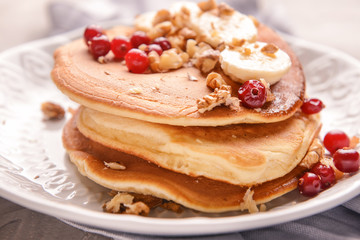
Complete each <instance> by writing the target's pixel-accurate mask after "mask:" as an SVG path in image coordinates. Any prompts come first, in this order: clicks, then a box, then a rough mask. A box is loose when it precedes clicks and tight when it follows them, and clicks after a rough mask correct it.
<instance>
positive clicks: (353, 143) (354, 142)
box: [349, 136, 360, 149]
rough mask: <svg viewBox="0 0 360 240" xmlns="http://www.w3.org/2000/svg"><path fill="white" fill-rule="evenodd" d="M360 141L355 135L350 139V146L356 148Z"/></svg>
mask: <svg viewBox="0 0 360 240" xmlns="http://www.w3.org/2000/svg"><path fill="white" fill-rule="evenodd" d="M359 142H360V139H359V138H358V137H356V136H353V137H352V138H351V139H350V145H349V148H352V149H354V148H356V146H357V145H358V144H359Z"/></svg>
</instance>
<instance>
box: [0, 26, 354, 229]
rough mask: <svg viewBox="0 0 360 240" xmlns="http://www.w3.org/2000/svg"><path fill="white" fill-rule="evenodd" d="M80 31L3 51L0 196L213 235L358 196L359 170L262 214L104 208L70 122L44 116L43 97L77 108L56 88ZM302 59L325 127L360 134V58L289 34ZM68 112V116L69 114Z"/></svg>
mask: <svg viewBox="0 0 360 240" xmlns="http://www.w3.org/2000/svg"><path fill="white" fill-rule="evenodd" d="M77 36H80V31H75V32H71V33H68V34H65V35H61V36H56V37H52V38H48V39H45V40H41V41H37V42H33V43H29V44H26V45H23V46H20V47H17V48H14V49H11V50H8V51H6V52H4V53H2V54H0V86H1V89H0V194H1V196H2V197H5V198H7V199H9V200H11V201H14V202H16V203H18V204H21V205H23V206H25V207H28V208H31V209H34V210H36V211H40V212H43V213H46V214H49V215H52V216H55V217H59V218H64V219H66V220H69V221H74V222H77V223H80V224H85V225H89V226H93V227H97V228H104V229H109V230H113V231H128V232H135V233H142V234H157V235H194V234H214V233H224V232H229V231H238V230H245V229H252V228H258V227H263V226H269V225H273V224H277V223H282V222H286V221H290V220H294V219H298V218H301V217H305V216H309V215H312V214H316V213H318V212H321V211H324V210H326V209H329V208H332V207H334V206H336V205H338V204H341V203H343V202H345V201H347V200H349V199H351V198H352V197H354V196H356V195H358V194H359V193H360V173H357V174H354V175H353V176H351V177H349V178H346V179H343V180H342V181H340V182H339V183H337V184H336V185H335V186H334V187H332V188H330V189H329V190H327V191H324V192H322V193H321V194H320V195H319V196H317V197H316V198H313V199H305V198H304V197H301V196H300V195H299V194H298V193H297V191H293V192H291V193H289V194H287V195H285V196H283V197H281V198H279V199H277V200H275V201H273V202H271V203H269V204H267V207H268V209H269V211H267V212H263V213H258V214H242V213H239V212H232V213H226V214H200V213H195V212H193V211H190V210H187V211H185V212H184V213H182V214H180V215H176V214H174V213H168V212H166V211H161V210H158V211H156V212H154V213H153V214H152V215H151V216H150V217H139V216H129V215H114V214H107V213H103V212H102V209H101V206H102V203H103V202H104V200H105V199H108V196H107V192H108V190H106V189H105V188H102V187H100V186H98V185H97V184H95V183H93V182H91V181H90V180H88V179H87V178H85V177H83V176H81V175H80V174H79V173H78V171H77V170H76V169H75V167H74V166H73V165H72V164H71V163H70V162H69V160H68V157H67V156H66V153H65V151H64V149H63V147H62V143H61V131H62V127H63V125H64V123H65V121H66V120H61V121H57V122H46V121H43V120H42V113H41V112H40V105H41V103H42V102H44V101H49V100H50V101H54V102H57V103H60V104H61V105H63V106H64V107H65V108H68V107H76V104H75V103H72V102H71V101H70V100H68V99H67V98H66V97H65V96H64V95H62V94H61V93H60V91H58V90H57V89H56V87H55V86H54V85H53V83H52V81H51V79H50V71H51V68H52V65H53V60H52V53H53V51H54V50H55V48H56V47H58V46H59V45H61V44H64V43H66V42H68V41H70V40H72V39H74V38H76V37H77ZM287 40H288V41H289V42H290V44H291V45H292V47H293V49H294V50H295V52H296V53H297V54H298V56H299V58H300V60H301V61H302V63H303V67H304V70H305V74H306V76H307V83H308V95H309V96H313V97H318V98H320V99H322V100H323V101H324V103H325V104H326V109H325V110H324V111H323V112H322V116H323V122H324V126H323V130H322V135H323V134H324V132H326V131H328V130H330V129H334V128H339V129H343V130H345V131H346V132H348V133H349V134H350V135H354V134H360V125H359V122H360V108H359V107H358V106H359V105H360V98H359V97H357V96H358V93H359V91H360V63H359V62H357V61H356V60H355V59H353V58H351V57H349V56H347V55H345V54H343V53H341V52H338V51H336V50H333V49H330V48H326V47H323V46H319V45H315V44H311V43H308V42H305V41H302V40H299V39H295V38H292V37H287ZM69 117H70V116H69V114H67V116H66V119H68V118H69Z"/></svg>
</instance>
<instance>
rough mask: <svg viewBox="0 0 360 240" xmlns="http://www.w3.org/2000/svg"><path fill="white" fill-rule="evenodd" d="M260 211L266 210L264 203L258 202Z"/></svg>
mask: <svg viewBox="0 0 360 240" xmlns="http://www.w3.org/2000/svg"><path fill="white" fill-rule="evenodd" d="M260 212H266V205H265V204H263V203H262V204H260Z"/></svg>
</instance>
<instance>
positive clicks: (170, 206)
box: [160, 201, 183, 213]
mask: <svg viewBox="0 0 360 240" xmlns="http://www.w3.org/2000/svg"><path fill="white" fill-rule="evenodd" d="M160 207H162V208H165V209H167V210H170V211H172V212H176V213H182V211H183V210H182V208H181V205H180V204H177V203H175V202H172V201H165V202H164V203H163V204H161V205H160Z"/></svg>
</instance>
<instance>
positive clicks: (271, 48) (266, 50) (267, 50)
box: [261, 43, 279, 58]
mask: <svg viewBox="0 0 360 240" xmlns="http://www.w3.org/2000/svg"><path fill="white" fill-rule="evenodd" d="M278 50H279V48H278V47H277V46H275V45H274V44H272V43H269V44H267V45H265V46H264V47H263V48H262V49H261V52H262V53H263V54H265V55H267V56H269V57H273V58H274V57H276V55H275V53H276V52H277V51H278Z"/></svg>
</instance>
